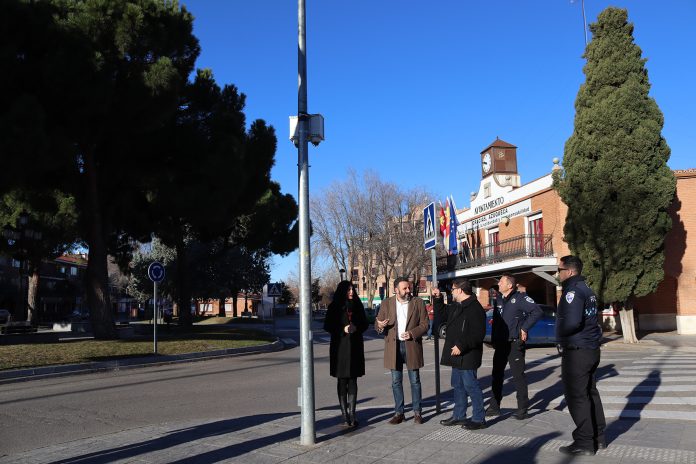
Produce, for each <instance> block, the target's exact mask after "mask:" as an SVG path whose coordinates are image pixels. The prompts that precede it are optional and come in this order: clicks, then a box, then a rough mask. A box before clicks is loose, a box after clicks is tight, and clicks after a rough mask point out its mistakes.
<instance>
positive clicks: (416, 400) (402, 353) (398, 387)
mask: <svg viewBox="0 0 696 464" xmlns="http://www.w3.org/2000/svg"><path fill="white" fill-rule="evenodd" d="M398 343H399V345H398V349H397V350H396V369H392V371H391V375H392V392H393V393H394V412H395V413H396V414H403V413H404V385H403V379H404V373H403V369H404V364H405V363H406V343H405V342H402V341H399V342H398ZM407 370H408V381H409V382H410V383H411V401H412V402H413V412H414V413H418V414H420V413H421V383H420V374H419V373H418V369H414V370H411V369H407Z"/></svg>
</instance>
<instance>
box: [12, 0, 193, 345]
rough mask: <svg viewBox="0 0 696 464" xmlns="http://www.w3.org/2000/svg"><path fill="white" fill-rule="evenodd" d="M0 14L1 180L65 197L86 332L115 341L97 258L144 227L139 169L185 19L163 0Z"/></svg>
mask: <svg viewBox="0 0 696 464" xmlns="http://www.w3.org/2000/svg"><path fill="white" fill-rule="evenodd" d="M1 16H2V18H3V19H2V21H3V23H2V26H3V29H2V35H3V36H2V37H0V44H2V45H0V69H2V70H3V72H2V73H0V75H1V76H0V89H2V90H1V93H2V97H1V100H0V112H1V113H0V126H3V129H2V131H3V134H1V135H3V136H4V135H5V134H7V135H8V138H7V139H6V140H5V139H3V142H2V146H0V149H2V151H3V160H5V159H9V160H12V161H11V163H9V166H8V168H9V169H8V170H7V172H8V173H10V174H8V177H9V178H10V180H11V182H12V183H16V184H18V185H19V186H20V187H26V186H27V185H28V184H30V181H31V182H40V183H41V185H42V186H43V187H44V188H48V187H51V188H52V187H56V188H59V189H61V190H63V191H64V192H65V193H66V194H68V195H70V196H72V197H74V198H75V200H76V205H77V210H78V211H79V213H80V221H79V224H80V229H81V231H80V232H81V233H80V235H81V237H82V238H83V239H84V241H85V242H86V244H87V246H88V248H89V265H88V268H87V276H86V285H87V300H88V303H89V307H90V310H91V312H90V314H91V319H92V327H93V329H94V334H95V336H96V337H98V338H110V337H115V336H116V330H115V327H114V324H113V314H112V312H111V305H110V302H109V292H108V273H107V254H108V253H109V251H110V248H112V247H113V248H115V249H116V250H115V251H116V252H119V251H121V250H123V244H124V243H126V244H127V243H128V242H129V241H130V240H131V239H132V238H136V239H142V238H146V237H147V236H148V234H149V227H148V226H149V219H150V218H149V217H148V214H147V213H148V208H147V205H148V201H147V200H148V198H147V196H146V192H147V190H146V186H145V181H146V180H147V179H148V177H147V176H146V175H145V174H148V173H150V172H152V171H153V170H154V169H155V167H156V166H158V165H159V164H160V163H161V162H162V154H163V150H162V149H161V148H160V149H157V150H153V149H152V145H151V141H152V139H153V138H154V136H155V134H156V133H157V132H158V131H160V130H161V129H162V127H163V126H164V125H166V123H167V121H169V120H170V119H171V115H172V114H174V113H175V111H176V110H177V108H178V103H179V94H180V91H181V89H182V88H183V86H184V85H185V83H186V81H187V78H188V75H189V74H190V73H191V71H192V70H193V65H194V62H195V59H196V57H197V56H198V52H199V48H198V42H197V40H196V38H195V37H194V36H193V34H192V27H193V26H192V25H193V18H192V16H191V15H190V14H189V13H188V12H187V11H186V9H185V8H183V7H180V6H179V5H178V4H177V3H176V2H169V1H164V0H46V1H43V2H34V1H28V0H25V1H22V0H4V1H3V15H1ZM2 138H3V137H0V139H2Z"/></svg>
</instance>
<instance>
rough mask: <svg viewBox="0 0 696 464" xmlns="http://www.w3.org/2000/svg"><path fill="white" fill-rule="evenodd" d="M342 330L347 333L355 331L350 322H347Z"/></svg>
mask: <svg viewBox="0 0 696 464" xmlns="http://www.w3.org/2000/svg"><path fill="white" fill-rule="evenodd" d="M343 331H344V332H345V333H347V334H352V333H353V332H355V326H354V325H353V323H352V322H351V323H350V324H348V325H347V326H345V327H344V328H343Z"/></svg>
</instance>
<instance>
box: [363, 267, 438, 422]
mask: <svg viewBox="0 0 696 464" xmlns="http://www.w3.org/2000/svg"><path fill="white" fill-rule="evenodd" d="M394 293H395V295H394V296H392V297H389V298H387V299H386V300H384V301H383V302H382V305H381V307H380V309H379V314H377V318H376V320H375V329H376V330H377V332H378V333H381V334H384V367H385V369H391V374H392V392H393V393H394V403H395V407H394V417H392V418H391V419H390V420H389V423H390V424H400V423H401V422H403V421H404V387H403V366H404V364H406V369H407V370H408V379H409V382H410V383H411V401H412V402H413V422H414V423H416V424H422V423H423V417H422V416H421V383H420V374H419V372H418V369H420V368H421V367H423V340H422V337H423V334H425V333H426V332H427V331H428V312H427V311H426V310H425V305H424V304H423V300H421V299H420V298H413V299H412V298H411V285H410V283H409V281H408V279H406V278H404V277H399V278H398V279H396V281H395V282H394Z"/></svg>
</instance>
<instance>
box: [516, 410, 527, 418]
mask: <svg viewBox="0 0 696 464" xmlns="http://www.w3.org/2000/svg"><path fill="white" fill-rule="evenodd" d="M528 417H529V414H527V410H526V409H518V410H517V411H515V419H517V420H525V419H526V418H528Z"/></svg>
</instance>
